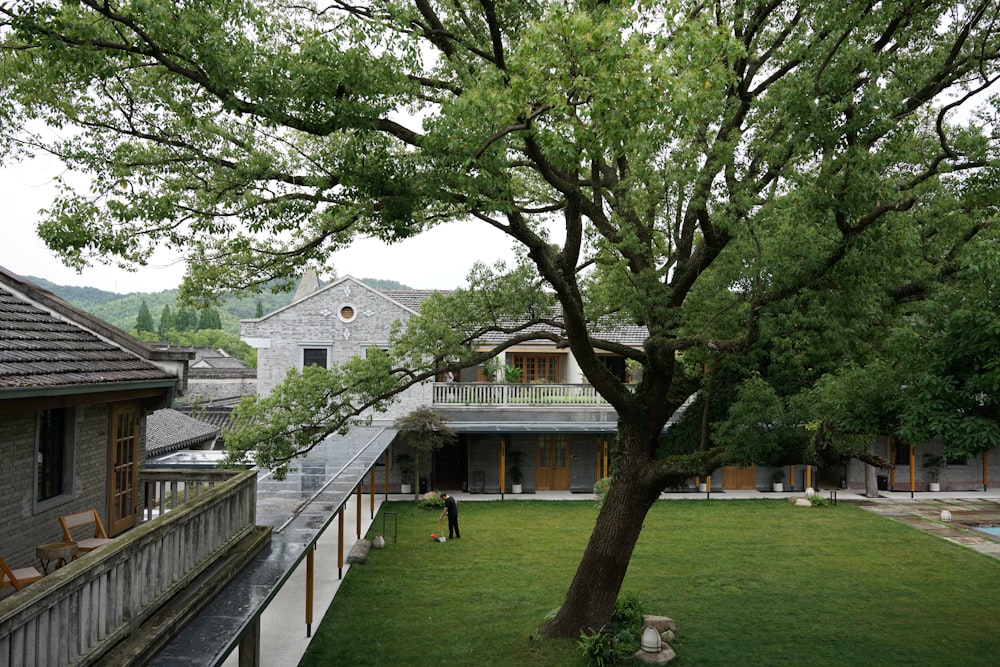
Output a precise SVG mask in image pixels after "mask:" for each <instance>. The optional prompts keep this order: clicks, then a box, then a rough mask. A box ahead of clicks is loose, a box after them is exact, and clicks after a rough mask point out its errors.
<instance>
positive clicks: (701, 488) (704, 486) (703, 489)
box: [698, 482, 708, 493]
mask: <svg viewBox="0 0 1000 667" xmlns="http://www.w3.org/2000/svg"><path fill="white" fill-rule="evenodd" d="M698 490H699V491H700V492H702V493H706V492H707V491H708V485H707V484H705V482H702V483H701V484H699V485H698Z"/></svg>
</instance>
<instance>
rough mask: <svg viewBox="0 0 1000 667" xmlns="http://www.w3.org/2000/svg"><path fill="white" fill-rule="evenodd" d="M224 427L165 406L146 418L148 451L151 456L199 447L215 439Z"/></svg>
mask: <svg viewBox="0 0 1000 667" xmlns="http://www.w3.org/2000/svg"><path fill="white" fill-rule="evenodd" d="M221 431H222V429H221V428H220V427H218V426H213V425H211V424H206V423H205V422H202V421H199V420H197V419H192V418H191V417H188V416H187V415H185V414H182V413H180V412H178V411H177V410H172V409H170V408H164V409H162V410H157V411H156V412H154V413H153V414H151V415H149V417H147V418H146V452H147V453H148V454H149V456H156V455H158V454H165V453H166V452H172V451H175V450H177V449H187V448H189V447H197V446H199V445H204V444H207V443H210V442H212V441H213V440H215V439H216V438H217V437H218V436H219V433H220V432H221Z"/></svg>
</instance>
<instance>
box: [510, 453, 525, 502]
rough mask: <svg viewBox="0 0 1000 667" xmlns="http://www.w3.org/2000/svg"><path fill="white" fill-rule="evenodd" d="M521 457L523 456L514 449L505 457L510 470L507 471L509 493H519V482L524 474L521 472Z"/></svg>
mask: <svg viewBox="0 0 1000 667" xmlns="http://www.w3.org/2000/svg"><path fill="white" fill-rule="evenodd" d="M523 456H524V454H523V453H522V452H519V451H517V450H516V449H515V450H514V451H512V452H510V453H509V454H508V455H507V460H508V461H509V462H510V468H508V469H507V474H508V475H510V492H511V493H521V481H522V479H523V477H524V473H523V471H522V470H521V460H522V458H523Z"/></svg>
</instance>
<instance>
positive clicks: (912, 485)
mask: <svg viewBox="0 0 1000 667" xmlns="http://www.w3.org/2000/svg"><path fill="white" fill-rule="evenodd" d="M916 488H917V477H916V471H915V470H914V469H913V444H910V497H911V498H912V497H913V492H914V491H915V490H916Z"/></svg>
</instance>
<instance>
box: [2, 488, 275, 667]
mask: <svg viewBox="0 0 1000 667" xmlns="http://www.w3.org/2000/svg"><path fill="white" fill-rule="evenodd" d="M172 473H173V474H174V475H177V476H180V477H181V478H184V477H188V480H187V481H185V480H183V479H181V480H179V481H180V482H181V483H182V485H184V486H187V487H188V488H195V487H197V486H199V483H198V481H197V479H196V478H197V477H199V476H203V475H204V473H203V472H200V471H172ZM214 474H215V475H218V474H219V473H214ZM222 474H223V475H226V476H228V477H229V481H228V482H227V483H223V484H216V485H215V486H214V488H211V489H206V490H203V491H201V492H199V493H198V495H197V497H194V498H192V499H190V500H189V501H188V502H187V503H185V504H181V505H171V510H172V511H170V512H169V513H167V514H164V515H163V516H160V517H158V518H156V519H155V520H152V521H147V522H146V523H143V524H142V525H140V526H139V527H137V528H134V529H132V530H130V531H127V532H126V533H123V534H122V535H120V536H118V537H117V538H116V539H115V540H114V542H112V543H111V544H107V545H105V546H103V547H100V548H99V549H97V550H95V551H92V552H90V553H87V554H84V555H83V556H81V557H80V558H78V559H76V560H75V561H72V562H71V563H69V564H67V565H66V566H64V567H62V568H60V569H59V570H56V571H55V572H53V573H52V574H50V575H48V576H47V577H44V578H43V579H41V580H40V581H37V582H35V583H33V584H31V585H30V586H28V587H27V588H26V589H25V590H23V591H20V592H18V593H16V594H14V595H12V596H10V597H8V598H7V599H5V600H3V601H2V602H0V665H4V666H5V667H6V666H7V665H10V667H29V666H38V667H42V666H44V667H64V666H67V665H91V664H99V663H100V661H101V656H102V655H103V654H104V653H105V652H107V651H108V650H109V649H110V648H112V647H113V646H114V645H115V644H117V643H118V642H119V641H121V640H122V639H125V638H126V637H128V636H130V635H131V634H132V633H135V632H142V630H141V625H142V623H143V622H144V621H146V620H147V619H149V618H150V617H151V616H152V614H153V613H155V612H156V610H157V609H159V608H160V607H161V606H162V605H163V604H164V603H165V602H166V601H168V600H169V599H170V598H171V597H173V596H174V595H176V594H178V593H179V592H181V591H183V590H184V589H185V588H186V587H187V586H188V585H189V584H190V583H191V582H192V581H193V580H194V579H195V578H196V577H197V576H198V575H199V574H201V573H202V572H204V571H205V570H206V569H207V568H209V567H210V566H211V565H212V564H213V563H215V561H216V560H217V559H218V558H220V557H221V556H223V555H225V554H226V552H227V549H228V548H229V547H231V546H233V545H235V544H237V543H239V542H240V541H241V540H243V539H244V538H245V537H247V536H248V535H250V534H251V533H252V532H253V531H254V521H255V519H256V505H257V475H256V472H254V471H245V472H228V473H222ZM178 497H179V496H178Z"/></svg>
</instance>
